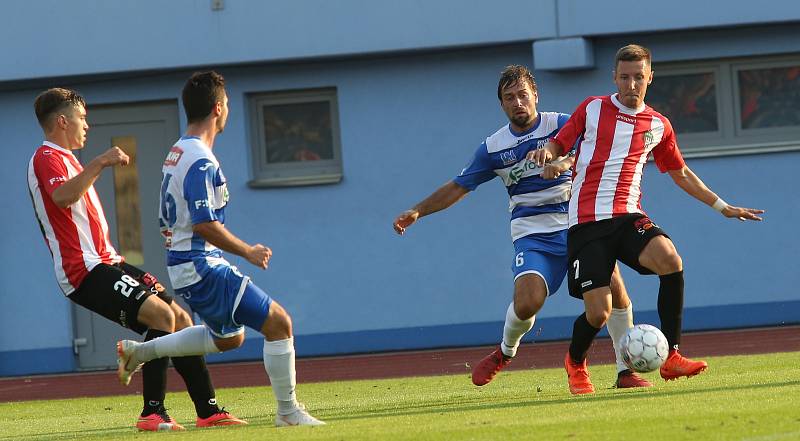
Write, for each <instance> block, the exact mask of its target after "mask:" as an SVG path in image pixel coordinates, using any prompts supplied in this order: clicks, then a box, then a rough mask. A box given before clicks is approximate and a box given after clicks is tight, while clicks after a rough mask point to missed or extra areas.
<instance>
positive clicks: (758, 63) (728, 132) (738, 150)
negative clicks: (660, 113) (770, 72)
mask: <svg viewBox="0 0 800 441" xmlns="http://www.w3.org/2000/svg"><path fill="white" fill-rule="evenodd" d="M789 66H800V54H792V55H782V56H766V57H759V58H757V59H756V58H753V57H748V58H730V59H720V60H711V61H689V62H664V63H658V62H656V63H654V65H653V71H654V76H653V81H658V78H659V77H663V76H670V75H686V74H695V73H708V72H710V71H714V72H716V84H715V90H716V94H717V106H718V107H717V118H718V129H719V130H718V131H717V132H703V133H680V128H679V127H676V128H675V133H676V134H677V137H678V145H679V147H680V149H681V152H682V153H683V156H684V157H686V158H703V157H717V156H729V155H746V154H762V153H774V152H785V151H797V150H800V126H798V127H778V128H775V127H767V128H761V129H742V128H741V120H740V118H741V108H740V105H741V96H740V93H739V75H738V73H739V71H741V70H749V69H769V68H776V67H789ZM645 102H647V100H646V99H645ZM656 110H658V109H656Z"/></svg>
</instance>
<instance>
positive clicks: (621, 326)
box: [606, 303, 633, 373]
mask: <svg viewBox="0 0 800 441" xmlns="http://www.w3.org/2000/svg"><path fill="white" fill-rule="evenodd" d="M606 327H607V328H608V335H609V336H611V342H612V343H613V344H614V355H616V358H617V373H619V372H622V371H624V370H625V369H628V366H625V363H624V362H623V361H622V353H621V352H620V350H619V341H620V340H621V339H622V337H624V336H625V333H626V332H628V329H630V328H632V327H633V304H632V303H631V304H629V305H628V307H627V308H624V309H620V308H613V309H612V310H611V315H610V316H609V317H608V321H607V322H606Z"/></svg>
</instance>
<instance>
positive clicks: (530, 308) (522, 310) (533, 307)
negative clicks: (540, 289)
mask: <svg viewBox="0 0 800 441" xmlns="http://www.w3.org/2000/svg"><path fill="white" fill-rule="evenodd" d="M544 299H545V297H544V296H520V297H515V298H514V313H515V314H516V315H517V317H518V318H519V319H520V320H528V319H530V318H531V317H533V316H534V315H536V313H537V312H539V310H540V309H542V305H544Z"/></svg>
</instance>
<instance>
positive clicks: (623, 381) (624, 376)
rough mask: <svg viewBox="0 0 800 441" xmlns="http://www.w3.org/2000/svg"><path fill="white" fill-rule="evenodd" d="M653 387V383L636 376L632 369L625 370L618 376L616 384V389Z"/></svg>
mask: <svg viewBox="0 0 800 441" xmlns="http://www.w3.org/2000/svg"><path fill="white" fill-rule="evenodd" d="M652 386H653V383H651V382H649V381H647V380H645V379H644V378H642V377H640V376H638V375H636V374H635V373H634V372H633V371H631V370H630V369H625V370H624V371H622V372H620V373H619V374H617V382H616V383H614V387H616V388H617V389H629V388H632V387H652Z"/></svg>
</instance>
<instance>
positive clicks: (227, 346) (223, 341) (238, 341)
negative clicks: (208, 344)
mask: <svg viewBox="0 0 800 441" xmlns="http://www.w3.org/2000/svg"><path fill="white" fill-rule="evenodd" d="M242 343H244V334H243V333H242V334H239V335H234V336H233V337H227V338H215V339H214V346H216V347H217V349H219V350H220V351H221V352H225V351H230V350H231V349H236V348H238V347H239V346H241V345H242Z"/></svg>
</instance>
